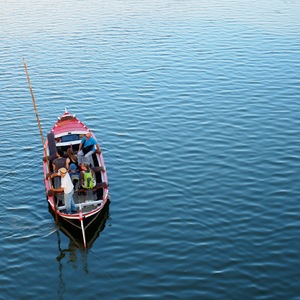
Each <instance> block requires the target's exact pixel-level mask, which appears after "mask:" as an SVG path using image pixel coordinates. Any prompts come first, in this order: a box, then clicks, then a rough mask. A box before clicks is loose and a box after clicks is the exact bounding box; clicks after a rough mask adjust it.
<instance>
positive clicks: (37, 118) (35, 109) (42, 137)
mask: <svg viewBox="0 0 300 300" xmlns="http://www.w3.org/2000/svg"><path fill="white" fill-rule="evenodd" d="M23 63H24V69H25V72H26V76H27V80H28V85H29V89H30V94H31V99H32V103H33V107H34V111H35V116H36V120H37V123H38V126H39V130H40V135H41V139H42V144H43V148H44V156H45V158H46V163H47V165H48V166H49V161H48V155H47V151H46V147H45V140H44V136H43V131H42V126H41V122H40V118H39V114H38V110H37V107H36V104H35V100H34V94H33V89H32V85H31V82H30V78H29V74H28V69H27V65H26V62H25V59H24V57H23ZM50 182H51V181H50ZM53 199H54V201H53V202H54V208H55V221H56V223H58V218H57V209H56V201H55V196H54V195H53Z"/></svg>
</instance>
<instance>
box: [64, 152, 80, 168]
mask: <svg viewBox="0 0 300 300" xmlns="http://www.w3.org/2000/svg"><path fill="white" fill-rule="evenodd" d="M71 164H75V166H76V169H77V168H78V157H77V155H75V154H74V152H73V149H72V148H68V150H67V161H66V167H67V169H69V168H70V165H71Z"/></svg>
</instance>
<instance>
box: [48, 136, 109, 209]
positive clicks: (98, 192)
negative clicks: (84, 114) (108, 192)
mask: <svg viewBox="0 0 300 300" xmlns="http://www.w3.org/2000/svg"><path fill="white" fill-rule="evenodd" d="M82 136H83V135H82ZM82 136H81V135H79V134H69V135H65V136H61V137H60V138H59V140H58V139H55V137H54V134H53V133H52V132H51V133H49V134H48V135H47V140H48V149H49V155H48V170H49V171H50V172H49V173H50V174H51V173H52V172H53V165H52V162H53V161H54V159H55V158H56V157H57V155H56V153H57V150H59V149H60V150H62V151H63V152H64V157H67V156H66V152H67V149H68V148H70V147H71V146H72V150H73V152H74V153H75V154H76V153H77V152H78V149H79V144H80V142H81V138H82ZM91 169H92V170H93V171H94V173H95V178H96V186H95V187H94V188H93V189H90V190H87V189H83V188H82V187H80V183H79V182H78V183H76V182H73V184H74V195H73V199H74V201H75V204H76V206H77V207H79V205H80V206H81V208H82V211H83V212H88V211H91V210H92V209H93V206H97V205H101V203H102V201H101V200H102V197H103V188H105V187H107V183H106V182H103V181H102V172H105V168H104V167H103V166H100V162H99V160H98V157H97V154H96V153H94V154H93V155H92V159H91ZM49 180H51V183H52V184H51V185H52V186H53V188H59V187H60V177H59V176H58V177H54V178H49ZM63 199H64V195H63V193H56V192H55V200H56V203H57V208H58V210H60V211H62V212H63V211H64V201H63Z"/></svg>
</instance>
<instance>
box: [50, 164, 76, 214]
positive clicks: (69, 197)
mask: <svg viewBox="0 0 300 300" xmlns="http://www.w3.org/2000/svg"><path fill="white" fill-rule="evenodd" d="M58 173H59V175H60V176H61V187H60V188H58V189H55V191H56V192H64V202H65V206H66V213H67V214H69V215H70V214H71V213H72V212H75V213H76V212H77V208H76V206H75V202H74V199H73V194H74V185H73V183H72V180H71V177H70V175H69V173H68V171H67V169H66V168H60V169H59V170H58Z"/></svg>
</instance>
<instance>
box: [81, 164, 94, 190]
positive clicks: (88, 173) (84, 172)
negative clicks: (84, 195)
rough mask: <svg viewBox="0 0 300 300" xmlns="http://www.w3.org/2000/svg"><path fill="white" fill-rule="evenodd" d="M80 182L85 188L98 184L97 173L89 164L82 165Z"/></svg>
mask: <svg viewBox="0 0 300 300" xmlns="http://www.w3.org/2000/svg"><path fill="white" fill-rule="evenodd" d="M80 183H81V186H82V187H83V188H84V189H92V188H93V187H95V185H96V179H95V173H94V171H93V170H92V169H91V168H90V166H89V165H88V164H83V165H82V166H81V172H80Z"/></svg>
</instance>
